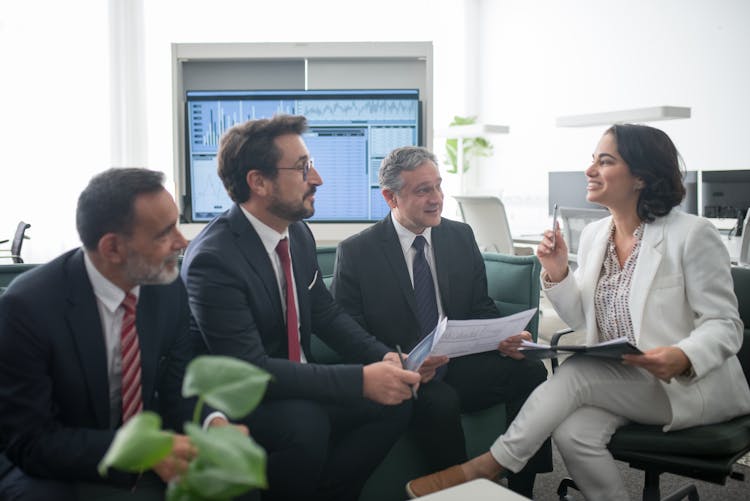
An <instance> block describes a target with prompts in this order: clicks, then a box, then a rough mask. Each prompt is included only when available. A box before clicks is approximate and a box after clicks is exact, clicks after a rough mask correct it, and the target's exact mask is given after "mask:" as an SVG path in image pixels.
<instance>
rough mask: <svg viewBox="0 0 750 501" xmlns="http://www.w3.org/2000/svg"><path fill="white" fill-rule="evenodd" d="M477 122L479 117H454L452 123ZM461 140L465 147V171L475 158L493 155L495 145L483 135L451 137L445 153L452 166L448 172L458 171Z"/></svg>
mask: <svg viewBox="0 0 750 501" xmlns="http://www.w3.org/2000/svg"><path fill="white" fill-rule="evenodd" d="M475 123H477V117H475V116H473V117H459V116H455V117H453V121H452V122H451V123H450V125H451V126H454V125H473V124H475ZM459 141H461V142H462V143H463V147H464V153H463V172H466V171H467V170H469V167H471V163H472V161H473V160H474V159H476V158H480V157H489V156H491V155H492V152H493V149H494V147H493V146H492V143H490V142H489V141H488V140H487V139H485V138H483V137H465V138H461V139H459V138H455V137H454V138H450V139H447V140H446V141H445V153H446V155H447V158H446V164H448V165H450V166H451V167H450V168H449V169H448V170H447V172H449V173H451V174H455V173H457V172H458V142H459Z"/></svg>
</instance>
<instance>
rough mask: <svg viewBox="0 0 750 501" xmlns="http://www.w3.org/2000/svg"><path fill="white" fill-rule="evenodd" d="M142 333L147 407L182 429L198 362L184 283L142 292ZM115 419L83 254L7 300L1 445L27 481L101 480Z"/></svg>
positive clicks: (0, 336)
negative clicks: (189, 373) (189, 380)
mask: <svg viewBox="0 0 750 501" xmlns="http://www.w3.org/2000/svg"><path fill="white" fill-rule="evenodd" d="M136 329H137V331H138V341H139V343H140V349H141V385H142V394H143V405H144V408H145V409H148V410H154V411H157V412H158V413H159V414H161V415H162V418H163V419H164V424H165V427H169V428H172V429H179V428H181V426H182V423H183V422H184V421H185V420H187V419H189V418H190V411H191V409H190V408H189V407H190V402H187V401H185V400H183V399H182V398H181V396H180V389H181V386H182V378H183V374H184V369H185V366H186V364H187V363H188V362H189V361H190V359H191V358H192V356H193V353H194V349H193V348H194V343H193V342H191V338H190V331H189V311H188V304H187V295H186V293H185V289H184V286H183V284H182V282H181V281H179V280H176V281H175V282H174V283H172V284H169V285H158V286H142V287H141V290H140V295H139V299H138V307H137V310H136ZM109 414H110V411H109V383H108V375H107V357H106V353H105V344H104V334H103V333H102V327H101V321H100V318H99V311H98V309H97V305H96V298H95V296H94V292H93V289H92V286H91V282H90V281H89V278H88V274H87V272H86V269H85V265H84V260H83V251H82V250H80V249H77V250H72V251H69V252H67V253H65V254H63V255H62V256H60V257H58V258H56V259H54V260H53V261H51V262H49V263H47V264H45V265H40V266H38V267H36V268H34V269H33V270H30V271H28V272H26V273H24V274H23V275H21V276H20V277H19V278H18V279H17V280H15V281H14V282H13V284H12V285H11V286H10V287H9V288H8V290H7V291H6V292H5V294H3V295H2V296H0V442H1V443H2V444H3V445H4V448H5V452H6V454H7V456H8V458H9V459H10V460H11V461H12V462H13V463H14V464H15V465H17V466H19V467H20V468H21V469H22V470H24V471H25V472H26V473H27V474H31V475H35V476H40V477H45V478H54V479H59V480H67V481H74V480H100V477H99V475H98V474H97V472H96V465H97V463H98V462H99V460H100V459H101V458H102V457H103V456H104V453H105V452H106V450H107V448H109V445H110V443H111V442H112V439H113V437H114V434H115V430H113V429H111V427H110V416H109ZM110 478H112V479H114V480H115V481H117V480H121V481H125V480H126V479H127V478H128V477H127V476H125V475H118V474H117V473H116V472H113V473H111V474H110Z"/></svg>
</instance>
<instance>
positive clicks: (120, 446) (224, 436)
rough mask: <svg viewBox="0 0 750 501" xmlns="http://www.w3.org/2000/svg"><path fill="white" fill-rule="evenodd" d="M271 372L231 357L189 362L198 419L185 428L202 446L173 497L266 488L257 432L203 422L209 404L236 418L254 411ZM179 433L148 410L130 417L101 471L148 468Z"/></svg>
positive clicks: (172, 500) (190, 499) (213, 496)
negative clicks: (208, 425) (253, 434)
mask: <svg viewBox="0 0 750 501" xmlns="http://www.w3.org/2000/svg"><path fill="white" fill-rule="evenodd" d="M270 378H271V375H270V374H268V373H267V372H266V371H264V370H261V369H259V368H257V367H255V366H253V365H251V364H248V363H247V362H243V361H241V360H237V359H235V358H231V357H221V356H201V357H197V358H195V359H194V360H193V361H192V362H190V364H189V365H188V367H187V370H186V372H185V379H184V381H183V385H182V396H183V397H186V398H187V397H195V396H197V397H198V402H197V403H196V406H195V412H194V413H193V421H192V422H191V423H185V433H186V434H187V435H188V436H189V437H190V440H191V441H192V442H193V444H194V445H195V446H196V447H197V448H198V457H196V458H195V459H194V460H193V461H191V463H190V466H189V467H188V470H187V472H186V473H185V474H183V475H182V476H181V478H180V480H179V481H178V482H175V483H171V484H170V485H169V487H168V489H167V500H168V501H197V500H225V499H231V498H233V497H235V496H238V495H240V494H243V493H245V492H247V491H249V490H250V489H253V488H257V487H266V486H267V481H266V453H265V451H264V450H263V448H262V447H260V446H259V445H258V444H257V443H256V442H255V441H254V440H253V439H252V438H251V437H249V436H246V435H244V434H242V432H240V431H239V430H238V429H236V428H235V427H233V426H224V427H217V428H209V429H208V430H204V429H202V428H201V425H200V422H199V421H200V418H201V415H202V413H201V410H202V408H203V405H204V403H207V404H209V405H210V406H211V407H213V408H214V409H216V410H219V411H222V412H224V413H225V414H226V415H227V416H228V417H229V418H231V419H235V420H236V419H240V418H242V417H244V416H246V415H247V414H249V413H250V411H252V410H253V409H254V408H255V407H256V406H257V405H258V404H259V403H260V401H261V399H262V398H263V394H264V393H265V391H266V386H267V385H268V381H269V380H270ZM172 440H173V433H172V432H169V431H165V430H162V429H161V418H160V417H159V415H158V414H156V413H154V412H150V411H145V412H142V413H140V414H138V415H137V416H135V417H133V418H132V419H130V420H129V421H128V422H127V423H126V424H125V425H124V426H123V427H122V428H120V430H119V431H118V432H117V434H116V435H115V439H114V440H113V441H112V445H111V446H110V448H109V450H108V451H107V453H106V454H105V455H104V458H102V460H101V462H100V463H99V474H101V475H102V476H104V475H106V472H107V470H108V469H109V468H110V467H112V468H116V469H120V470H124V471H129V472H134V473H138V472H142V471H145V470H147V469H149V468H151V467H153V466H154V465H155V464H156V463H158V462H159V461H161V460H162V459H163V458H165V457H166V456H167V455H168V454H169V453H170V451H171V449H172Z"/></svg>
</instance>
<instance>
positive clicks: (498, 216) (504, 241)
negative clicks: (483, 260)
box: [453, 195, 515, 254]
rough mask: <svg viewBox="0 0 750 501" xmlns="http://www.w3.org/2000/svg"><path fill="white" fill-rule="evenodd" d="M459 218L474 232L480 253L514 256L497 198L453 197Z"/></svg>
mask: <svg viewBox="0 0 750 501" xmlns="http://www.w3.org/2000/svg"><path fill="white" fill-rule="evenodd" d="M453 198H455V199H456V202H458V207H459V209H461V216H462V217H463V220H464V222H465V223H466V224H468V225H469V226H471V229H472V230H474V238H475V239H476V241H477V245H479V250H480V251H481V252H497V253H499V254H515V251H514V248H513V237H512V236H511V233H510V225H509V224H508V215H507V214H506V212H505V205H503V201H502V200H500V198H499V197H493V196H471V195H459V196H455V197H453Z"/></svg>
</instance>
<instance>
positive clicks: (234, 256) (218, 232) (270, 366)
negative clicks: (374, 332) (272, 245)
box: [182, 205, 389, 401]
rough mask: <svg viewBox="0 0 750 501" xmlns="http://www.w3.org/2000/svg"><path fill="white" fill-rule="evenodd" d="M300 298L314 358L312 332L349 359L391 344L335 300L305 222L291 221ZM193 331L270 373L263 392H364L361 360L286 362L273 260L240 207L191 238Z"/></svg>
mask: <svg viewBox="0 0 750 501" xmlns="http://www.w3.org/2000/svg"><path fill="white" fill-rule="evenodd" d="M289 240H290V252H291V256H292V268H293V272H294V281H295V285H296V287H297V299H298V302H299V310H300V311H299V318H300V324H301V328H300V331H301V332H300V340H301V344H302V349H303V350H304V353H305V355H306V356H307V357H308V361H310V362H314V360H310V358H311V356H312V354H311V350H310V334H311V332H315V334H316V335H317V336H319V337H320V338H321V339H323V340H324V341H325V342H326V344H328V346H330V347H331V348H333V349H334V350H335V351H337V352H338V353H339V355H341V357H342V358H343V359H344V360H345V361H347V362H357V363H358V364H361V363H370V362H374V361H378V360H381V359H382V358H383V356H384V355H385V353H387V352H388V351H389V350H388V348H387V347H386V346H385V345H383V344H382V343H380V342H379V341H378V340H376V339H375V338H374V337H372V336H370V335H369V334H367V333H366V332H365V331H364V330H362V328H361V327H360V326H359V325H358V324H357V323H356V322H355V321H354V320H352V319H351V317H349V316H348V315H347V314H346V313H344V312H343V310H342V309H341V308H340V307H339V306H338V305H337V304H336V303H335V302H334V301H333V298H332V297H331V294H330V293H329V292H328V289H327V288H326V286H325V284H324V283H323V279H322V277H321V273H320V269H319V268H318V262H317V257H316V254H315V240H314V238H313V236H312V233H311V232H310V229H309V228H308V227H307V225H306V224H305V223H303V222H297V223H294V224H292V225H290V226H289ZM182 277H183V280H184V281H185V284H186V285H187V290H188V296H189V297H190V308H191V310H192V313H193V319H194V322H193V329H195V331H196V332H197V333H199V334H201V335H202V336H203V339H204V340H205V342H206V345H207V348H208V350H209V351H210V352H211V353H213V354H218V355H227V356H233V357H237V358H240V359H242V360H246V361H247V362H250V363H252V364H254V365H256V366H258V367H261V368H263V369H265V370H267V371H268V372H270V373H271V374H272V375H273V380H272V382H271V384H270V385H269V388H268V392H267V393H266V398H270V399H277V398H305V399H312V400H322V401H339V400H341V399H346V398H361V397H362V367H361V365H354V364H347V365H320V364H315V363H307V364H300V363H296V362H290V361H289V360H288V353H287V352H288V349H287V335H286V321H285V316H284V314H283V310H282V306H281V300H282V299H281V297H280V294H279V287H278V285H277V281H276V276H275V275H274V271H273V267H272V265H271V260H270V259H269V257H268V254H267V253H266V250H265V248H264V247H263V244H262V242H261V239H260V237H259V236H258V234H257V233H256V231H255V229H254V228H253V226H252V225H251V224H250V221H248V219H247V217H246V216H245V214H244V213H243V212H242V210H241V209H240V207H239V206H237V205H235V206H233V207H232V208H231V209H229V210H228V211H227V212H225V213H224V214H222V215H221V216H219V217H217V218H216V219H214V220H213V221H212V222H211V223H209V224H208V225H207V226H206V228H204V229H203V231H201V233H200V234H199V235H198V236H197V237H196V238H195V239H194V240H193V241H192V242H191V243H190V245H189V246H188V249H187V252H186V253H185V258H184V260H183V265H182Z"/></svg>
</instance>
